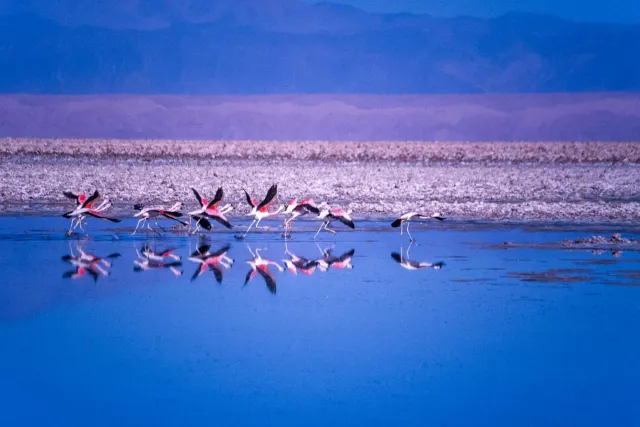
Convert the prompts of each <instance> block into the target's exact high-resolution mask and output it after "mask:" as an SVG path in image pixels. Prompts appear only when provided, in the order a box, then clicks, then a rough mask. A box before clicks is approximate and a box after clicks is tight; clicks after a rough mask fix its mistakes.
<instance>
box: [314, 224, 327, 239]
mask: <svg viewBox="0 0 640 427" xmlns="http://www.w3.org/2000/svg"><path fill="white" fill-rule="evenodd" d="M326 225H327V222H326V221H324V222H323V223H322V225H320V228H318V231H316V235H315V236H313V240H316V237H318V234H320V230H322V229H323V228H324V227H325V226H326Z"/></svg>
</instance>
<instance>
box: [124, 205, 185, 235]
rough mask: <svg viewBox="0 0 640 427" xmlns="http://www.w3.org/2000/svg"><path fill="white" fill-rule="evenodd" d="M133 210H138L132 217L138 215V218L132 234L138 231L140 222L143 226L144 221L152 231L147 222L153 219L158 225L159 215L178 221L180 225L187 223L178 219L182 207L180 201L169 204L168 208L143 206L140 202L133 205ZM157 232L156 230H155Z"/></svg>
mask: <svg viewBox="0 0 640 427" xmlns="http://www.w3.org/2000/svg"><path fill="white" fill-rule="evenodd" d="M133 208H134V209H135V210H137V211H138V213H136V214H134V215H133V216H134V217H139V218H140V219H139V220H138V223H137V224H136V229H135V230H133V233H132V234H131V235H132V236H133V235H135V234H136V232H137V231H138V227H140V223H142V224H143V225H142V226H143V227H144V223H145V222H146V223H147V228H148V229H149V230H151V231H154V230H153V229H152V228H151V224H149V220H150V219H153V220H154V222H155V224H156V225H157V226H158V227H160V224H158V219H159V218H160V217H165V218H168V219H172V220H174V221H177V222H179V223H180V224H182V225H185V226H186V225H187V223H186V222H184V221H181V220H179V219H178V217H181V216H182V212H180V208H182V202H177V203H176V204H174V205H173V206H171V207H170V208H169V209H165V208H164V206H151V207H144V205H142V204H137V205H134V207H133ZM160 229H161V230H162V231H165V230H164V229H163V228H162V227H160ZM156 233H157V231H156Z"/></svg>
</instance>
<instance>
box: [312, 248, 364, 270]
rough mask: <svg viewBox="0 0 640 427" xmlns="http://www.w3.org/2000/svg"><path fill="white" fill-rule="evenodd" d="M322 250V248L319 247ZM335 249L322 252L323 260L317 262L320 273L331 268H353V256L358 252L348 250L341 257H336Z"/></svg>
mask: <svg viewBox="0 0 640 427" xmlns="http://www.w3.org/2000/svg"><path fill="white" fill-rule="evenodd" d="M318 249H320V247H318ZM332 251H333V248H329V249H325V250H324V251H323V250H320V252H321V253H322V258H320V259H318V260H317V264H318V268H319V269H320V271H327V270H328V269H329V268H337V269H343V268H349V269H351V268H353V265H352V264H351V259H352V258H353V254H354V253H355V252H356V250H355V249H351V250H348V251H347V252H344V253H343V254H342V255H340V256H335V255H333V254H332Z"/></svg>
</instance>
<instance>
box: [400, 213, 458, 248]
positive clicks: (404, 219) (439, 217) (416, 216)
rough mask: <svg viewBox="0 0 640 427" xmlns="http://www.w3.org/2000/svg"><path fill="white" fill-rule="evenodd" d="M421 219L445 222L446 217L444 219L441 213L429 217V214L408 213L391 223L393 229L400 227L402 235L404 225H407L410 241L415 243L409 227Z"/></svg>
mask: <svg viewBox="0 0 640 427" xmlns="http://www.w3.org/2000/svg"><path fill="white" fill-rule="evenodd" d="M419 219H437V220H438V221H444V220H445V217H443V216H442V215H440V214H439V213H434V214H431V215H429V214H425V213H419V212H408V213H406V214H404V215H401V216H400V217H399V218H397V219H396V220H395V221H393V222H392V223H391V226H392V227H393V228H397V227H400V235H402V225H403V224H404V223H407V234H408V235H409V241H411V242H414V241H415V240H413V237H411V233H409V225H410V224H411V221H414V220H419Z"/></svg>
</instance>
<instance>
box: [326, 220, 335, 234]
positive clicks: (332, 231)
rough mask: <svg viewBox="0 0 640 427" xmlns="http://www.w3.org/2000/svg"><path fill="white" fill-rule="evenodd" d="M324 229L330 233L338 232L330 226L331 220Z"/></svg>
mask: <svg viewBox="0 0 640 427" xmlns="http://www.w3.org/2000/svg"><path fill="white" fill-rule="evenodd" d="M324 229H325V230H327V231H328V232H330V233H333V234H334V235H335V234H336V231H335V230H332V229H331V228H329V222H327V223H326V225H325V226H324Z"/></svg>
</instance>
